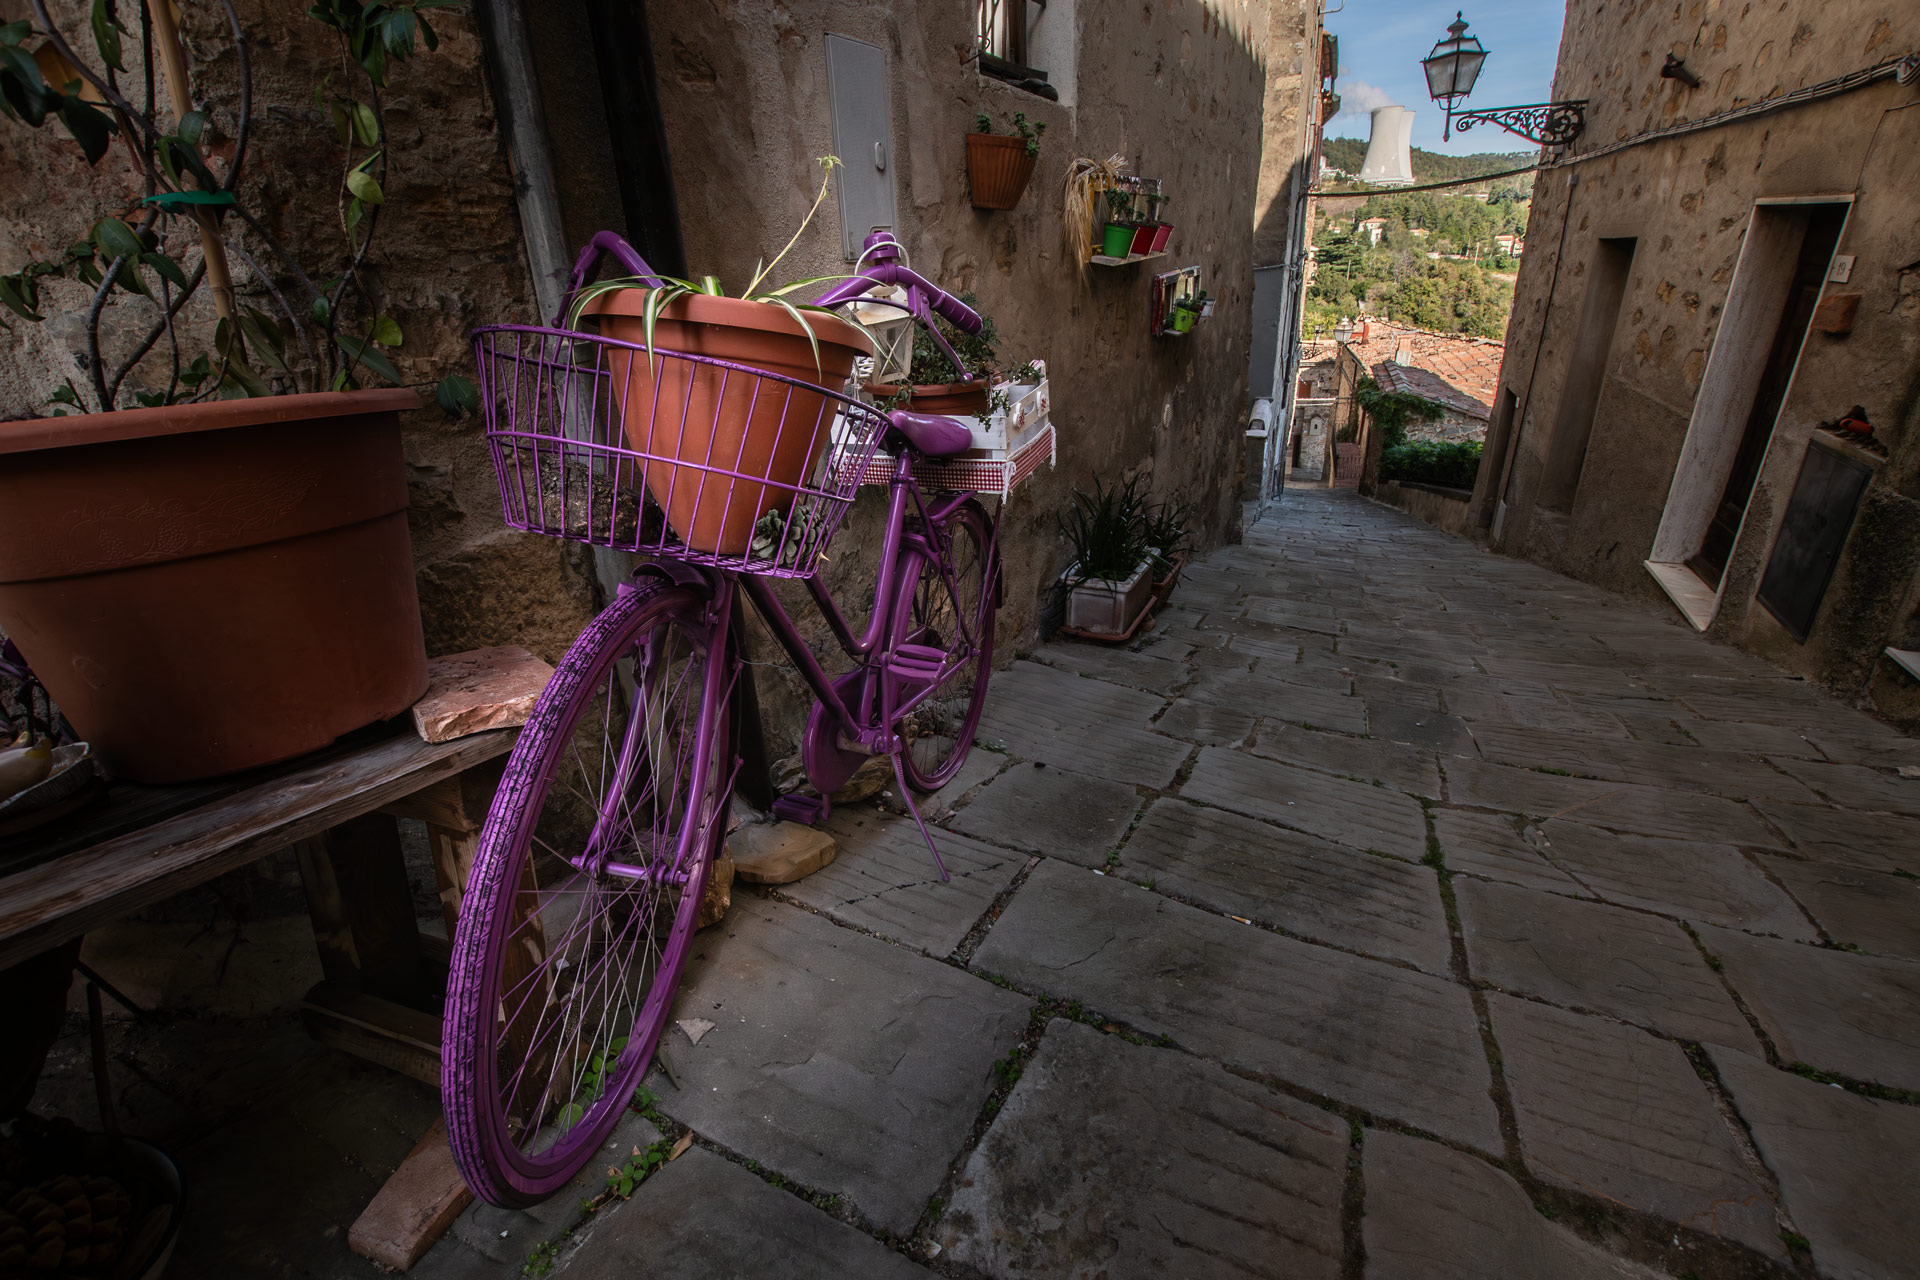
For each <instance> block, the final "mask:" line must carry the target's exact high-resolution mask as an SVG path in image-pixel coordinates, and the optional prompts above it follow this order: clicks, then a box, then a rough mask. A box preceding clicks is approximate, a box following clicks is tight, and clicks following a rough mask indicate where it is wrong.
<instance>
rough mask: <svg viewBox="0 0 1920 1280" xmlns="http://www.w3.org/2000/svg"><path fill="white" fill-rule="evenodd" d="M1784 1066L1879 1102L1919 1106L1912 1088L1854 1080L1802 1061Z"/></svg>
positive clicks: (1917, 1093)
mask: <svg viewBox="0 0 1920 1280" xmlns="http://www.w3.org/2000/svg"><path fill="white" fill-rule="evenodd" d="M1786 1068H1787V1070H1789V1071H1791V1072H1793V1074H1795V1075H1797V1076H1799V1077H1801V1078H1802V1079H1804V1080H1811V1081H1813V1082H1814V1083H1815V1084H1824V1085H1830V1086H1832V1087H1833V1088H1836V1089H1845V1090H1846V1091H1847V1092H1848V1093H1857V1094H1859V1095H1860V1096H1861V1097H1863V1098H1875V1099H1878V1100H1879V1101H1881V1102H1898V1103H1902V1104H1904V1105H1906V1106H1909V1107H1912V1106H1920V1092H1916V1091H1915V1090H1912V1089H1894V1088H1890V1087H1888V1086H1887V1085H1884V1084H1875V1083H1874V1082H1873V1081H1871V1080H1855V1079H1853V1078H1851V1077H1850V1076H1841V1075H1835V1074H1834V1073H1833V1072H1831V1071H1822V1070H1820V1069H1819V1068H1817V1067H1813V1066H1810V1065H1808V1064H1807V1063H1804V1062H1789V1063H1787V1064H1786Z"/></svg>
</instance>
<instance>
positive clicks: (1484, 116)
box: [1447, 98, 1587, 147]
mask: <svg viewBox="0 0 1920 1280" xmlns="http://www.w3.org/2000/svg"><path fill="white" fill-rule="evenodd" d="M1456 124H1457V125H1459V126H1460V132H1462V133H1465V132H1466V131H1467V130H1469V129H1471V128H1473V126H1474V125H1476V124H1495V125H1499V126H1500V127H1501V128H1502V129H1505V130H1506V131H1507V132H1508V133H1512V134H1517V135H1518V136H1520V137H1522V138H1525V139H1526V140H1527V141H1529V142H1534V143H1538V144H1539V145H1540V146H1543V147H1564V146H1566V145H1567V144H1568V143H1570V142H1572V141H1573V140H1574V139H1575V138H1577V137H1579V136H1580V131H1581V130H1583V129H1585V128H1586V127H1587V100H1586V99H1585V98H1578V99H1575V100H1573V101H1570V102H1535V103H1530V104H1528V105H1526V106H1521V107H1495V108H1493V109H1492V110H1489V111H1460V112H1455V111H1453V110H1451V109H1449V110H1448V112H1447V126H1448V132H1451V131H1452V126H1454V125H1456Z"/></svg>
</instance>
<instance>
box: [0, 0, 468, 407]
mask: <svg viewBox="0 0 1920 1280" xmlns="http://www.w3.org/2000/svg"><path fill="white" fill-rule="evenodd" d="M216 3H217V5H218V8H219V11H220V13H221V14H222V16H223V17H224V22H225V26H226V28H227V31H228V33H229V35H230V38H231V41H232V47H233V50H234V55H235V66H236V71H237V80H238V95H237V101H236V102H235V104H234V105H233V107H232V108H231V110H215V109H213V108H210V107H208V106H205V105H202V104H201V103H200V102H199V100H197V99H196V98H195V97H194V95H193V91H192V86H191V78H190V75H189V72H188V68H187V61H186V52H185V45H184V42H183V41H182V40H181V38H180V33H179V30H178V29H177V27H176V25H175V23H176V14H175V10H176V6H175V5H174V4H171V3H169V2H168V0H146V2H145V3H141V2H140V0H91V9H90V12H89V17H88V23H87V31H86V33H85V36H82V37H78V39H79V40H80V42H81V43H89V44H90V45H91V48H90V50H89V52H87V53H82V52H81V51H80V49H79V48H78V47H77V46H76V43H75V41H74V39H73V38H70V37H69V35H68V33H67V32H64V31H62V30H61V29H60V27H59V25H58V24H57V23H56V22H55V21H54V20H53V17H52V15H51V14H50V13H49V12H48V10H47V4H46V0H31V6H32V14H33V16H32V18H31V19H21V20H18V21H14V22H8V23H4V24H0V115H4V116H5V117H6V118H8V119H9V120H12V121H15V122H18V123H21V124H25V125H27V126H29V127H32V128H36V129H39V128H51V127H52V126H54V125H56V124H57V125H58V126H59V127H60V129H61V130H62V131H64V132H65V133H66V134H67V135H68V136H70V137H71V138H72V140H73V141H74V142H75V143H77V144H78V145H79V147H80V151H81V153H82V154H83V155H84V156H85V158H86V161H87V163H88V164H89V165H90V166H92V167H94V168H95V169H96V170H99V169H100V168H101V166H103V165H111V166H114V167H115V168H116V169H117V170H118V174H117V176H119V177H120V178H121V179H122V183H121V186H120V187H119V189H118V190H117V191H116V192H115V193H114V194H113V195H110V196H108V197H107V198H106V199H105V201H104V207H103V208H102V209H100V210H99V214H100V216H99V217H97V218H96V219H95V220H94V221H93V223H92V224H91V225H90V226H88V227H86V228H85V229H84V231H81V229H78V228H76V234H75V238H74V240H73V241H72V243H71V244H69V245H68V246H67V247H66V248H65V249H64V250H63V251H62V252H60V253H58V254H55V255H50V256H48V257H45V258H41V259H38V260H34V261H30V262H27V263H25V264H23V265H21V266H19V267H17V268H16V269H15V270H13V271H12V272H10V273H7V274H4V275H0V308H4V310H0V325H6V326H7V327H9V328H10V327H11V324H10V323H8V321H9V318H11V319H12V321H14V322H18V321H27V322H30V323H39V322H41V321H44V320H45V319H46V318H47V317H46V314H45V308H44V307H43V296H42V290H43V288H44V286H45V283H46V282H47V281H48V280H51V279H62V280H70V281H76V282H78V283H80V284H82V285H85V286H87V287H89V288H90V289H91V290H92V295H91V297H90V299H89V301H88V305H87V310H86V313H85V325H84V343H85V346H84V350H82V351H81V352H79V353H77V355H76V364H77V365H78V369H79V385H76V383H75V380H74V378H72V377H69V378H67V379H66V381H65V383H64V384H63V385H62V386H61V387H60V388H59V389H58V390H56V391H55V393H54V394H53V396H52V397H51V402H52V404H53V405H54V409H53V412H54V413H56V414H58V413H63V412H66V411H68V410H80V411H94V410H110V409H116V408H133V407H153V406H158V405H165V404H178V403H184V402H193V401H197V400H204V399H207V398H210V397H214V396H257V395H270V394H275V393H279V392H292V391H317V390H348V389H353V388H357V387H360V386H362V385H363V384H365V383H366V382H368V381H370V380H377V381H382V382H388V383H393V384H399V383H400V381H401V376H400V372H399V370H398V369H397V368H396V367H395V366H394V363H393V360H392V357H391V354H390V353H391V352H393V351H395V350H397V349H398V348H400V347H401V346H402V345H403V344H404V342H405V335H404V333H402V331H401V328H400V325H399V323H398V322H397V321H396V320H395V319H394V318H393V316H391V315H390V314H388V313H387V312H386V311H385V310H383V308H382V306H381V290H380V288H379V285H378V282H377V281H376V280H375V279H374V278H373V277H372V275H371V273H370V271H369V269H368V254H369V252H370V250H371V248H372V245H373V242H374V237H375V233H376V231H377V230H378V227H379V224H380V220H381V215H382V213H383V211H384V209H385V207H386V204H387V194H386V193H387V186H388V178H389V169H390V165H391V156H390V151H389V146H388V134H387V126H386V118H385V114H384V111H383V106H382V95H383V92H384V91H385V90H386V89H387V87H388V80H389V76H390V74H391V73H392V72H393V71H394V70H395V69H396V67H397V66H398V65H399V64H401V63H404V62H406V61H407V60H408V59H409V58H411V57H412V56H413V55H414V54H415V52H416V51H417V50H418V49H421V48H424V49H425V50H426V51H428V52H432V51H434V50H435V49H437V48H438V47H439V35H438V33H437V32H436V31H435V30H434V28H433V25H432V23H431V22H430V21H429V17H428V14H429V12H430V11H432V10H437V9H447V8H454V7H457V6H456V2H455V0H383V2H381V3H372V4H369V3H364V2H363V0H321V2H320V3H317V4H314V5H312V6H311V7H310V8H309V9H308V10H307V15H308V17H309V18H311V19H312V20H313V21H315V22H317V23H319V24H321V25H322V26H324V27H326V28H328V29H329V31H330V32H331V33H332V34H333V37H334V39H335V40H336V41H337V43H338V48H339V63H340V65H339V67H338V68H336V70H335V71H333V72H331V73H329V74H328V75H327V76H326V77H324V78H323V79H322V80H321V81H320V83H318V84H316V85H315V86H314V89H313V100H314V103H315V105H316V106H317V107H318V108H319V109H320V110H321V111H322V112H324V113H325V116H324V117H323V118H326V119H328V120H329V121H330V124H331V130H330V133H329V134H328V135H327V136H326V137H323V138H321V139H316V142H317V143H318V144H320V145H325V146H330V147H333V148H336V149H337V154H338V158H339V173H340V180H339V183H338V186H337V188H336V189H335V190H334V191H332V192H331V193H315V194H314V197H313V198H315V199H327V198H329V196H330V197H331V199H332V200H333V203H334V205H335V210H336V220H337V222H338V225H339V229H340V238H339V241H338V242H337V243H336V244H334V245H332V246H330V247H329V246H323V245H312V246H304V247H305V248H306V249H307V250H308V253H309V256H308V257H306V258H304V259H303V258H302V257H301V256H299V255H297V254H296V253H294V252H293V251H292V250H291V249H290V248H289V247H288V246H286V245H284V244H282V243H281V241H280V240H279V238H278V237H277V236H275V235H274V233H273V232H272V230H271V229H270V228H269V227H268V226H267V225H266V223H265V222H264V221H263V220H262V218H261V217H260V216H259V214H258V213H257V212H256V211H255V210H254V209H253V208H251V207H249V204H248V202H247V198H246V194H245V192H244V191H243V187H242V179H243V178H244V176H245V174H246V172H247V168H246V166H247V161H248V158H249V149H250V145H251V144H252V142H253V128H254V119H253V116H254V101H253V71H252V61H251V58H250V56H249V50H248V42H247V38H246V35H245V33H244V32H243V31H242V29H241V26H240V20H239V17H238V15H237V14H236V13H235V11H234V7H233V4H232V0H216ZM129 23H131V24H132V26H131V27H130V26H129ZM129 67H132V68H133V70H129ZM336 81H337V83H336ZM163 88H164V91H165V92H164V95H163V93H162V89H163ZM163 101H164V102H166V103H170V104H172V106H173V108H174V110H173V111H172V112H171V113H169V112H167V111H165V110H163V109H162V106H161V104H162V102H163ZM236 276H238V277H239V278H240V279H241V280H242V281H243V282H244V284H243V285H242V286H241V287H240V288H236V285H235V279H236ZM203 289H204V290H206V291H207V292H208V293H209V294H211V296H212V300H213V304H214V311H215V314H216V322H215V325H214V329H213V333H212V341H211V344H210V346H209V345H208V344H207V343H206V342H205V339H204V337H202V338H201V339H200V345H201V346H202V347H204V348H205V349H202V350H197V351H192V352H191V353H189V348H190V347H191V346H192V345H193V341H194V340H193V337H192V335H191V333H190V332H189V327H188V326H187V325H185V324H184V323H183V322H182V319H181V315H180V313H181V309H182V308H183V307H185V306H186V304H187V302H188V301H189V300H190V299H192V298H193V297H195V296H196V295H197V294H199V293H200V291H201V290H203ZM115 307H126V308H130V309H132V310H133V312H134V313H135V314H136V315H138V316H139V317H141V322H140V323H139V324H138V325H137V327H135V328H134V329H133V331H132V333H131V334H130V335H129V336H126V337H123V338H122V339H121V340H120V341H119V342H118V344H117V347H116V349H115V350H112V351H108V350H106V349H105V348H104V347H103V340H102V328H103V323H102V322H103V319H104V318H105V316H106V315H107V312H108V310H109V308H115ZM162 343H164V344H165V347H164V353H165V358H164V362H163V364H164V369H165V377H164V379H159V378H155V377H151V376H143V375H147V374H150V373H151V369H152V366H151V365H149V364H146V363H144V362H146V361H147V360H148V357H149V356H150V355H151V354H152V353H153V352H154V350H155V348H156V347H159V346H160V345H161V344H162ZM435 394H436V398H437V399H438V401H439V403H440V405H441V407H442V408H443V409H445V410H446V411H447V412H448V413H450V414H465V413H468V412H471V411H473V410H474V409H475V408H476V407H477V405H478V395H477V393H476V391H475V389H474V387H473V384H472V383H471V382H469V381H468V380H467V379H465V378H462V377H458V376H451V377H447V378H444V379H442V380H441V381H440V383H439V384H438V386H437V387H436V389H435Z"/></svg>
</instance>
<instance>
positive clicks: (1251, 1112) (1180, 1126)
mask: <svg viewBox="0 0 1920 1280" xmlns="http://www.w3.org/2000/svg"><path fill="white" fill-rule="evenodd" d="M1346 1156H1347V1125H1346V1122H1345V1121H1344V1120H1342V1119H1341V1118H1340V1117H1338V1116H1335V1115H1332V1114H1329V1113H1328V1112H1325V1111H1322V1110H1320V1109H1319V1108H1317V1107H1311V1106H1308V1105H1307V1104H1305V1103H1302V1102H1297V1101H1295V1100H1294V1099H1292V1098H1289V1097H1287V1096H1286V1095H1284V1094H1280V1093H1276V1092H1274V1091H1273V1090H1270V1089H1267V1088H1265V1087H1264V1086H1261V1085H1258V1084H1254V1083H1252V1082H1251V1081H1247V1080H1242V1079H1240V1078H1239V1077H1237V1076H1234V1075H1231V1074H1229V1073H1228V1072H1226V1071H1223V1070H1221V1069H1220V1068H1219V1067H1216V1066H1213V1065H1211V1064H1209V1063H1204V1062H1201V1061H1199V1060H1197V1059H1194V1058H1190V1057H1187V1056H1186V1055H1184V1054H1180V1053H1177V1052H1175V1051H1173V1050H1168V1049H1149V1048H1140V1047H1136V1046H1134V1045H1130V1044H1128V1043H1126V1042H1125V1041H1123V1040H1121V1039H1119V1038H1118V1037H1116V1036H1103V1035H1101V1034H1100V1033H1099V1032H1097V1031H1094V1030H1092V1029H1091V1028H1088V1027H1084V1026H1081V1025H1080V1024H1078V1023H1074V1022H1067V1021H1064V1020H1056V1021H1054V1022H1053V1023H1052V1024H1050V1025H1049V1026H1048V1028H1047V1033H1046V1038H1045V1039H1044V1040H1043V1041H1042V1043H1041V1046H1040V1052H1039V1053H1038V1055H1036V1056H1035V1058H1034V1059H1033V1061H1032V1062H1031V1063H1030V1064H1029V1065H1028V1066H1027V1068H1026V1071H1025V1074H1023V1075H1022V1077H1021V1079H1020V1083H1019V1085H1018V1086H1017V1087H1016V1088H1015V1089H1014V1091H1013V1093H1012V1094H1011V1095H1009V1097H1008V1098H1007V1101H1006V1105H1005V1106H1003V1107H1002V1108H1001V1110H1000V1113H999V1115H997V1116H996V1117H994V1121H993V1126H992V1127H991V1128H990V1129H988V1131H987V1135H986V1138H985V1140H984V1141H982V1143H981V1144H980V1146H979V1147H978V1148H977V1149H975V1151H974V1153H973V1154H972V1156H970V1157H969V1158H968V1160H967V1163H966V1165H965V1167H964V1168H963V1169H962V1171H961V1173H960V1179H959V1183H958V1188H957V1190H956V1191H955V1192H954V1196H953V1201H952V1203H951V1204H950V1205H948V1206H947V1209H946V1213H945V1216H944V1217H942V1218H941V1220H940V1224H939V1226H938V1228H937V1229H936V1232H935V1236H936V1239H937V1240H938V1241H939V1242H940V1244H941V1246H942V1252H941V1257H942V1258H943V1259H945V1258H951V1259H952V1260H954V1261H955V1262H958V1263H960V1264H961V1265H963V1266H969V1267H975V1268H978V1269H979V1270H980V1271H981V1272H983V1273H985V1274H987V1275H991V1276H1022V1275H1049V1276H1092V1275H1095V1274H1100V1275H1105V1276H1107V1277H1108V1280H1132V1278H1134V1277H1138V1278H1139V1280H1164V1278H1165V1277H1171V1276H1207V1275H1227V1274H1231V1275H1238V1276H1261V1277H1270V1278H1271V1280H1313V1278H1314V1277H1324V1278H1325V1280H1333V1277H1336V1276H1338V1275H1339V1274H1340V1259H1341V1238H1340V1197H1341V1192H1342V1187H1343V1184H1344V1181H1345V1176H1346V1168H1345V1166H1346Z"/></svg>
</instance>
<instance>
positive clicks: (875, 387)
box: [865, 293, 1000, 418]
mask: <svg viewBox="0 0 1920 1280" xmlns="http://www.w3.org/2000/svg"><path fill="white" fill-rule="evenodd" d="M960 301H962V302H964V303H966V304H967V305H968V306H969V307H972V308H973V309H974V311H975V312H976V313H977V314H978V315H979V316H980V332H979V333H977V334H973V333H965V332H962V331H961V330H960V329H958V328H955V327H954V326H953V325H950V324H948V323H947V322H946V320H945V319H943V318H941V317H940V316H935V317H934V324H935V325H937V326H938V327H939V330H940V334H941V336H942V337H944V338H945V339H946V340H947V345H948V346H950V347H952V348H953V353H954V355H957V356H959V357H960V359H961V360H962V361H963V362H964V363H965V365H966V369H965V372H968V373H971V374H972V375H973V376H972V377H969V378H965V379H962V380H960V381H955V374H956V373H959V372H962V371H961V370H956V369H955V368H954V366H953V361H952V360H950V359H949V358H948V357H947V353H946V352H945V351H944V350H942V349H941V347H940V344H939V343H937V342H935V341H934V338H933V335H932V334H931V333H929V332H928V331H927V328H926V326H925V325H919V326H916V327H915V330H914V335H913V362H912V364H911V365H909V366H908V368H907V380H906V381H905V382H904V383H879V384H875V383H869V384H868V385H867V386H866V387H865V390H866V392H867V394H868V395H870V396H872V397H873V398H874V399H875V400H878V401H880V402H881V403H882V404H885V405H887V406H888V407H890V408H895V409H903V408H904V409H912V410H913V411H914V412H915V413H938V414H947V415H950V416H952V417H958V418H981V417H985V416H986V415H987V414H989V413H991V412H992V411H993V407H994V406H993V383H994V377H995V370H996V369H997V367H998V366H997V365H996V363H995V361H996V358H997V356H998V352H999V349H1000V335H999V333H998V331H997V330H995V329H994V327H993V317H992V316H989V315H988V314H987V313H986V312H985V311H982V310H981V309H980V304H979V299H978V298H977V297H975V295H974V294H972V293H963V294H961V295H960Z"/></svg>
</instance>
